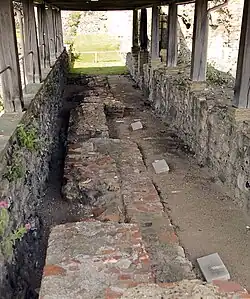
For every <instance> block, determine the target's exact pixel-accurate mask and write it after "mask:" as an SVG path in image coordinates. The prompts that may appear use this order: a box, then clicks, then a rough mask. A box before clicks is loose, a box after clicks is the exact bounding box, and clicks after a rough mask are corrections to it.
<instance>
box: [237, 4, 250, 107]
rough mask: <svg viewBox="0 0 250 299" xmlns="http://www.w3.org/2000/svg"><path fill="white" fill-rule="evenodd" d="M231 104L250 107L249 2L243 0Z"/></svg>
mask: <svg viewBox="0 0 250 299" xmlns="http://www.w3.org/2000/svg"><path fill="white" fill-rule="evenodd" d="M233 104H234V105H235V106H236V107H239V108H250V3H249V0H245V3H244V10H243V17H242V25H241V36H240V46H239V54H238V64H237V72H236V81H235V88H234V101H233Z"/></svg>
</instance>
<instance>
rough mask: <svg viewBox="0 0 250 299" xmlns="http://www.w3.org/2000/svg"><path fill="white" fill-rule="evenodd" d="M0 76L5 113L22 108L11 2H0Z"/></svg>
mask: <svg viewBox="0 0 250 299" xmlns="http://www.w3.org/2000/svg"><path fill="white" fill-rule="evenodd" d="M6 68H8V69H7V70H6V71H5V72H2V74H1V75H0V77H1V81H2V91H3V101H4V109H5V112H19V111H20V110H22V108H23V100H22V84H21V75H20V66H19V60H18V49H17V39H16V29H15V20H14V10H13V3H12V0H1V1H0V72H1V71H3V70H4V69H6Z"/></svg>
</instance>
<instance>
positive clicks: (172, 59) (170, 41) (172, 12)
mask: <svg viewBox="0 0 250 299" xmlns="http://www.w3.org/2000/svg"><path fill="white" fill-rule="evenodd" d="M177 10H178V7H177V4H175V3H173V4H169V8H168V25H167V66H169V67H175V66H176V65H177V58H178V38H177V26H178V18H177Z"/></svg>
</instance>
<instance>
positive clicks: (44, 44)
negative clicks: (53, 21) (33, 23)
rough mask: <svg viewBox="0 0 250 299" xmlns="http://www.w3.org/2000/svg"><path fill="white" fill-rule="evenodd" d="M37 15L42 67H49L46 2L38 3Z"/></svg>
mask: <svg viewBox="0 0 250 299" xmlns="http://www.w3.org/2000/svg"><path fill="white" fill-rule="evenodd" d="M37 16H38V38H39V49H40V51H39V52H40V60H41V67H42V68H44V69H45V68H47V67H49V66H50V56H49V39H48V30H47V22H46V21H47V20H46V11H45V4H40V5H37Z"/></svg>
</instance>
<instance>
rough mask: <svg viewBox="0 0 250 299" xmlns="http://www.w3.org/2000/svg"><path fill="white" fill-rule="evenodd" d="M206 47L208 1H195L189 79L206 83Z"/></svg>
mask: <svg viewBox="0 0 250 299" xmlns="http://www.w3.org/2000/svg"><path fill="white" fill-rule="evenodd" d="M207 46H208V0H196V2H195V14H194V31H193V46H192V61H191V79H192V80H193V81H198V82H202V81H206V72H207Z"/></svg>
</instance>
